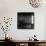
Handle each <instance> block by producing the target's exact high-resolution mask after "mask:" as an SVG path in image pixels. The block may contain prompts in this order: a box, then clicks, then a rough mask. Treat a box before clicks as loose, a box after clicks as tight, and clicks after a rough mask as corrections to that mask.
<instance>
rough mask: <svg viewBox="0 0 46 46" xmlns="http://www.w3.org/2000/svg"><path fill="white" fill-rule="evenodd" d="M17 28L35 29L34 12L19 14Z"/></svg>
mask: <svg viewBox="0 0 46 46" xmlns="http://www.w3.org/2000/svg"><path fill="white" fill-rule="evenodd" d="M17 28H18V29H34V12H18V13H17Z"/></svg>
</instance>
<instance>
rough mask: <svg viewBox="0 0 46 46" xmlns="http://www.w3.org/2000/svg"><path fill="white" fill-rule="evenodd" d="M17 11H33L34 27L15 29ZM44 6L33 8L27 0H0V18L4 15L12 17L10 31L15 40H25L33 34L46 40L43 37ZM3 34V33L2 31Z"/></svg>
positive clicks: (0, 37)
mask: <svg viewBox="0 0 46 46" xmlns="http://www.w3.org/2000/svg"><path fill="white" fill-rule="evenodd" d="M17 12H34V13H35V29H30V30H18V29H17ZM45 12H46V8H44V7H40V8H33V7H31V5H30V4H29V1H28V0H0V19H1V17H2V18H3V17H4V16H6V17H12V18H13V22H12V26H11V29H10V31H8V33H10V35H12V36H13V37H14V38H16V39H17V40H27V39H29V37H32V36H33V35H34V34H36V35H37V39H39V40H46V38H45V34H46V33H45V27H46V26H45V15H46V13H45ZM2 33H3V31H0V35H1V36H0V39H4V37H2ZM3 34H4V33H3Z"/></svg>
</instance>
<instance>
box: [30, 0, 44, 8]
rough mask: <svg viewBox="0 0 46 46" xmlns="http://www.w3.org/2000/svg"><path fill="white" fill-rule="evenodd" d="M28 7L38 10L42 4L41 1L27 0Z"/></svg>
mask: <svg viewBox="0 0 46 46" xmlns="http://www.w3.org/2000/svg"><path fill="white" fill-rule="evenodd" d="M29 3H30V5H32V7H34V8H38V7H40V6H41V5H42V4H43V0H29Z"/></svg>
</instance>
